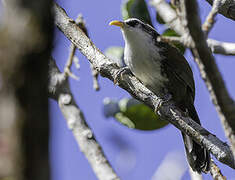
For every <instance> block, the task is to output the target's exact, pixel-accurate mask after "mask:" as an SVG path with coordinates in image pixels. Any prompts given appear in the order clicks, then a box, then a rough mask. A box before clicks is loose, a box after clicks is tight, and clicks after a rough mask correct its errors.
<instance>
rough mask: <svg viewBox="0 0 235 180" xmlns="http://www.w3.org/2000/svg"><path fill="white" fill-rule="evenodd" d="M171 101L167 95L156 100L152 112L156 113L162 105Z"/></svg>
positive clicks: (170, 96)
mask: <svg viewBox="0 0 235 180" xmlns="http://www.w3.org/2000/svg"><path fill="white" fill-rule="evenodd" d="M171 99H172V95H171V94H169V93H167V94H165V95H164V96H163V97H161V98H158V99H157V101H156V102H155V106H154V107H155V109H154V112H155V113H157V112H158V111H159V109H160V107H161V106H162V105H163V104H164V103H167V102H169V101H170V100H171Z"/></svg>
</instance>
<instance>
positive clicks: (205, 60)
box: [181, 0, 235, 156]
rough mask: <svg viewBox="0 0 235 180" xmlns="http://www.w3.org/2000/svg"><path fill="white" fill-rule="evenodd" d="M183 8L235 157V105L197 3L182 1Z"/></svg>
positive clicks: (203, 75) (197, 59)
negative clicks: (213, 53) (215, 56)
mask: <svg viewBox="0 0 235 180" xmlns="http://www.w3.org/2000/svg"><path fill="white" fill-rule="evenodd" d="M181 6H182V7H181V9H182V13H183V14H184V15H183V16H184V17H185V20H186V24H187V27H188V29H189V32H190V35H191V39H192V43H193V45H194V47H193V48H192V49H191V51H192V53H193V55H194V58H195V60H196V62H197V64H198V67H199V69H200V73H201V76H202V78H203V80H204V81H205V83H206V85H207V88H208V90H209V93H210V96H211V98H212V102H213V103H214V105H215V108H216V110H217V112H218V113H219V116H220V119H221V122H222V124H223V126H224V130H225V134H226V136H227V138H228V139H229V141H230V143H231V146H232V151H233V153H234V156H235V134H234V132H235V103H234V101H233V100H232V98H231V97H230V95H229V93H228V91H227V89H226V86H225V83H224V81H223V79H222V76H221V74H220V72H219V70H218V67H217V65H216V63H215V59H214V57H213V55H212V53H211V51H210V50H209V48H208V46H207V43H206V40H205V37H204V33H203V31H202V29H201V23H200V19H199V16H198V12H197V3H196V1H195V0H192V1H190V3H188V1H185V0H181Z"/></svg>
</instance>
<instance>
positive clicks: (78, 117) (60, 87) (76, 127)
mask: <svg viewBox="0 0 235 180" xmlns="http://www.w3.org/2000/svg"><path fill="white" fill-rule="evenodd" d="M49 96H50V97H51V98H53V99H54V100H56V101H57V102H58V104H59V107H60V109H61V111H62V113H63V115H64V117H65V119H66V121H67V125H68V127H69V129H70V130H71V131H72V132H73V135H74V137H75V139H76V141H77V143H78V145H79V147H80V149H81V151H82V152H83V153H84V155H85V156H86V158H87V159H88V161H89V163H90V165H91V167H92V169H93V171H94V173H95V174H96V176H97V178H98V179H102V180H111V179H112V180H118V179H119V178H118V176H117V175H116V173H115V172H114V170H113V169H112V167H111V165H110V163H109V161H108V160H107V158H106V157H105V155H104V153H103V151H102V149H101V146H100V145H99V143H98V142H97V141H96V139H95V137H94V134H93V132H92V130H91V129H90V128H89V127H88V125H87V123H86V121H85V117H84V115H83V113H82V111H81V110H80V108H79V107H78V105H77V104H76V103H75V100H74V99H73V95H72V93H71V91H70V87H69V83H68V79H67V78H65V76H64V74H63V73H60V72H59V69H58V67H57V66H56V64H55V61H54V60H53V59H52V58H51V59H50V61H49Z"/></svg>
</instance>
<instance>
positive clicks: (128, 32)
mask: <svg viewBox="0 0 235 180" xmlns="http://www.w3.org/2000/svg"><path fill="white" fill-rule="evenodd" d="M109 25H115V26H119V27H120V28H121V31H122V34H123V37H124V40H125V41H126V42H127V41H132V42H135V43H138V41H139V42H143V41H153V40H155V39H156V38H157V36H159V34H158V33H157V32H156V30H155V29H154V28H153V27H151V26H150V25H148V24H145V23H144V22H142V21H141V20H139V19H136V18H130V19H127V20H125V21H123V22H122V21H116V20H115V21H111V22H110V23H109Z"/></svg>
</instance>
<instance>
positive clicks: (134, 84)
mask: <svg viewBox="0 0 235 180" xmlns="http://www.w3.org/2000/svg"><path fill="white" fill-rule="evenodd" d="M54 10H55V24H56V25H57V27H58V28H59V29H60V30H61V31H62V32H63V33H64V34H65V36H67V38H68V39H70V40H71V41H72V42H73V43H74V44H75V45H76V47H77V48H78V49H79V50H80V51H81V53H82V54H83V55H84V56H86V57H87V59H88V60H89V61H90V63H92V64H93V66H94V67H95V68H96V69H97V70H98V71H99V73H100V74H101V75H102V76H103V77H106V78H108V79H110V80H111V81H114V79H115V77H116V74H117V73H118V72H120V68H119V66H118V65H117V64H116V63H113V61H112V60H110V59H108V58H107V57H106V56H105V55H104V54H102V53H101V51H100V50H99V49H98V48H97V47H96V46H95V45H94V44H93V43H92V42H91V40H90V39H89V38H88V37H87V36H86V35H85V34H84V33H83V32H82V30H81V29H80V28H79V27H78V26H77V25H76V24H75V23H74V22H73V21H72V20H71V19H70V18H69V17H68V16H67V14H66V12H65V11H64V10H63V9H62V8H61V7H59V6H58V5H57V4H55V6H54ZM118 85H119V86H120V87H122V88H123V89H125V90H126V91H128V92H129V93H130V94H131V95H132V96H134V97H135V98H136V99H138V100H140V101H142V102H143V103H145V104H146V105H148V106H149V107H151V108H152V109H153V110H154V109H157V108H158V109H159V111H158V113H159V114H160V116H161V118H163V119H166V120H168V121H169V122H170V123H172V124H173V125H174V126H175V127H177V128H178V129H180V130H181V131H182V132H184V133H186V134H187V135H189V136H190V137H192V138H193V139H194V140H195V141H196V142H197V143H199V144H201V145H202V146H204V147H205V148H206V149H207V150H209V151H210V152H211V153H212V154H213V155H214V156H215V157H216V158H217V159H218V160H219V161H220V162H222V163H225V164H227V165H228V166H230V167H232V168H235V162H234V157H233V154H232V152H231V150H230V148H229V146H228V145H227V144H226V143H224V142H222V141H220V140H219V139H218V138H217V137H216V136H215V135H213V134H211V133H210V132H208V131H207V130H205V129H204V128H202V127H201V126H200V125H199V124H197V123H195V122H194V121H193V120H192V119H191V118H189V117H185V115H183V114H184V113H182V112H181V111H180V109H179V108H177V107H176V106H175V105H174V103H173V102H172V101H169V102H168V103H165V104H164V103H163V105H162V106H160V108H159V106H158V104H159V101H160V97H158V96H156V95H154V94H153V93H152V92H151V91H149V90H148V89H147V88H146V87H144V86H143V84H141V83H140V81H138V80H137V79H136V78H135V77H134V76H132V75H126V74H125V75H124V76H123V78H122V79H121V80H120V81H119V84H118Z"/></svg>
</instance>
